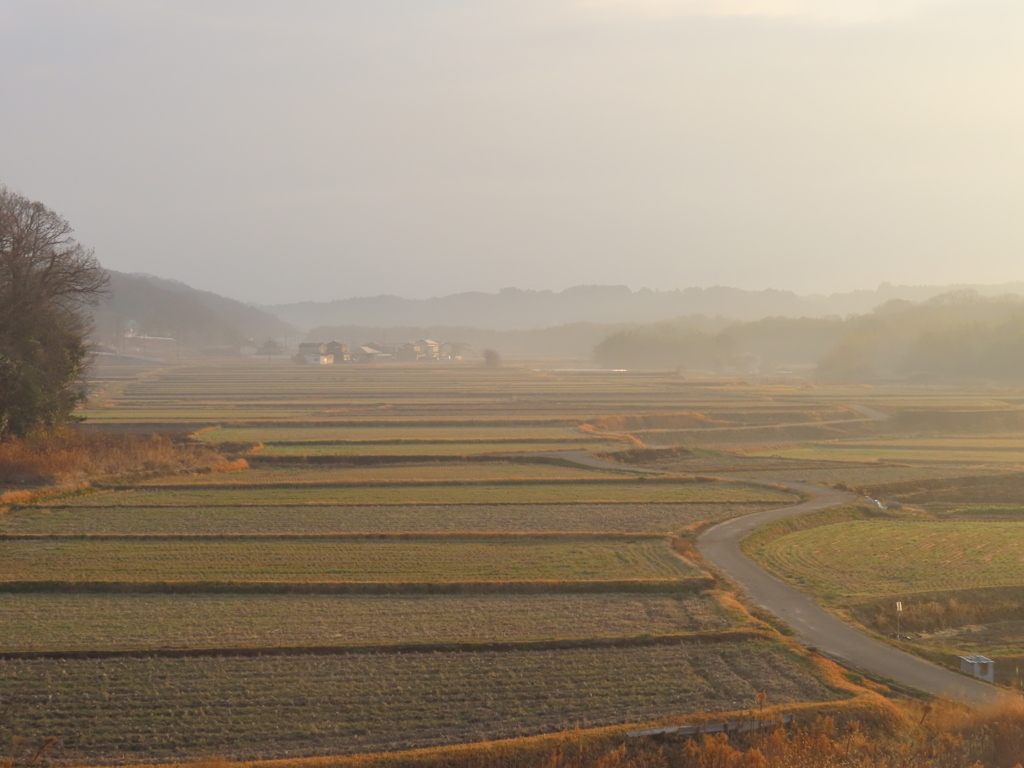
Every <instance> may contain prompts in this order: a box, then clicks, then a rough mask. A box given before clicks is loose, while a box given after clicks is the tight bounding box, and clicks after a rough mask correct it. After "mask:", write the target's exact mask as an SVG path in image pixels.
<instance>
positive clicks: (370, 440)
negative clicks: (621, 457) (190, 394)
mask: <svg viewBox="0 0 1024 768" xmlns="http://www.w3.org/2000/svg"><path fill="white" fill-rule="evenodd" d="M195 437H196V439H198V440H202V441H204V442H210V443H268V444H280V443H321V444H327V445H339V444H340V445H359V444H362V445H381V444H387V443H392V444H395V443H398V444H401V443H406V444H419V445H444V444H446V443H456V444H457V443H471V442H478V443H482V444H485V445H489V444H494V443H496V442H497V441H507V442H510V443H516V442H531V441H540V440H543V441H545V442H546V443H548V444H551V445H552V446H553V447H552V448H550V449H549V450H557V447H558V444H559V443H565V442H569V443H574V444H578V443H581V442H586V441H587V439H588V435H586V434H585V433H583V432H580V430H579V429H577V428H575V427H572V426H550V427H548V426H533V425H530V424H527V425H525V426H524V425H522V424H517V423H516V422H515V421H509V422H508V423H507V424H506V425H502V426H491V425H488V424H485V425H482V426H473V425H472V422H470V423H469V424H467V425H465V426H463V425H459V426H444V425H424V426H416V425H415V424H402V425H400V426H388V424H387V423H386V422H384V423H381V422H379V421H378V422H371V423H368V424H367V425H366V426H352V425H351V424H350V423H344V424H341V425H338V426H320V427H274V426H272V425H268V426H261V427H215V428H212V429H204V430H202V431H200V432H197V433H196V435H195ZM589 439H590V440H591V441H592V442H595V443H601V442H608V440H607V439H601V438H595V437H593V436H589ZM499 444H500V443H499Z"/></svg>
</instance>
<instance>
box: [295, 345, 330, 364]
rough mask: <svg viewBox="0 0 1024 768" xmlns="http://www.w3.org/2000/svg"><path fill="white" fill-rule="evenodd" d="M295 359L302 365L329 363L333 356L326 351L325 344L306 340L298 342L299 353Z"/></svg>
mask: <svg viewBox="0 0 1024 768" xmlns="http://www.w3.org/2000/svg"><path fill="white" fill-rule="evenodd" d="M295 360H296V362H299V363H302V364H304V365H330V364H331V363H333V362H334V356H333V355H330V354H328V353H327V345H326V344H319V343H317V342H315V341H307V342H305V343H303V344H299V354H298V355H296V356H295Z"/></svg>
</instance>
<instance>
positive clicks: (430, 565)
mask: <svg viewBox="0 0 1024 768" xmlns="http://www.w3.org/2000/svg"><path fill="white" fill-rule="evenodd" d="M0 560H2V562H3V563H4V566H3V576H2V581H13V582H25V581H30V582H31V581H47V580H50V579H52V578H54V575H55V574H60V580H61V581H67V582H76V581H110V580H113V581H119V582H131V581H141V582H167V581H172V582H174V581H186V582H195V581H219V582H238V581H241V582H254V581H255V582H265V581H272V582H277V581H286V582H295V581H297V582H339V581H340V582H345V581H356V582H367V581H369V582H449V581H456V582H457V581H537V580H558V581H589V580H596V581H604V580H617V579H657V578H660V579H671V578H678V577H681V576H692V575H696V574H697V571H696V569H695V568H693V567H692V566H689V565H688V564H686V563H685V562H684V561H683V560H682V559H680V558H679V557H678V556H676V555H675V554H674V553H673V552H672V551H671V549H670V548H669V545H668V542H667V540H665V539H664V538H661V537H653V538H643V539H633V538H629V537H615V538H608V539H605V540H599V539H598V540H595V539H591V538H587V539H574V538H573V537H571V536H567V537H560V538H554V539H552V538H546V537H545V538H533V537H530V536H528V535H527V536H525V537H508V538H502V539H487V538H486V537H474V538H473V539H469V540H451V539H448V540H445V539H437V538H434V537H431V538H429V539H403V540H398V541H393V540H384V539H359V540H349V539H327V540H324V539H314V538H309V539H273V538H271V539H266V538H260V539H244V540H224V539H213V540H210V539H201V540H198V541H183V540H180V539H172V540H153V539H143V540H137V539H136V540H132V539H107V538H104V539H100V540H82V539H27V540H26V539H18V540H11V539H8V540H5V541H0Z"/></svg>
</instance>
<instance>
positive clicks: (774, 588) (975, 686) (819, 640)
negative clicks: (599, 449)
mask: <svg viewBox="0 0 1024 768" xmlns="http://www.w3.org/2000/svg"><path fill="white" fill-rule="evenodd" d="M548 455H551V456H557V457H559V458H564V459H568V460H570V461H572V462H574V463H577V464H581V465H583V466H588V467H594V468H597V469H615V470H619V471H622V470H624V469H625V470H629V471H636V472H648V473H651V474H670V473H667V472H665V471H663V470H656V469H648V468H645V467H630V466H624V465H622V464H617V463H615V462H611V461H605V460H603V459H598V458H596V457H594V456H591V455H590V454H589V453H586V452H585V451H564V452H557V453H551V454H548ZM724 479H730V478H724ZM735 479H736V480H737V481H738V482H744V483H763V484H773V485H776V486H783V487H785V488H789V489H791V490H793V491H796V492H800V493H804V494H807V495H809V496H810V497H811V498H810V500H809V501H805V502H803V503H801V504H797V505H795V506H791V507H783V508H781V509H770V510H766V511H764V512H755V513H754V514H751V515H745V516H743V517H736V518H733V519H732V520H726V521H725V522H722V523H719V524H718V525H715V526H713V527H712V528H709V529H708V530H706V531H704V533H702V534H701V535H700V536H698V537H697V549H698V551H699V552H700V553H701V555H702V556H703V557H704V559H705V560H707V561H708V562H709V563H710V564H711V565H713V566H714V567H715V568H716V569H718V570H719V571H720V572H721V573H722V574H724V575H725V576H726V577H728V578H729V579H730V580H731V581H733V582H734V583H735V584H736V585H737V586H738V587H739V588H740V589H741V590H742V591H743V592H744V593H746V595H747V597H748V598H749V599H750V601H751V602H753V603H754V604H756V605H758V606H760V607H761V608H764V609H765V610H768V611H770V612H771V613H773V614H775V615H776V616H778V617H779V618H780V619H782V620H783V621H784V622H785V623H786V624H788V625H789V626H790V627H792V628H793V630H794V631H795V632H796V634H797V637H798V639H799V640H800V642H802V643H803V644H804V645H806V646H808V647H811V648H815V649H817V650H819V651H820V652H822V653H823V654H825V655H826V656H829V657H832V658H834V659H836V660H837V661H839V662H840V663H842V664H844V665H845V666H848V667H851V668H853V669H858V670H861V671H863V672H866V673H868V674H871V675H874V676H878V677H881V678H885V679H889V680H892V681H894V682H896V683H898V684H900V685H903V686H907V687H910V688H916V689H918V690H922V691H927V692H928V693H932V694H934V695H936V696H946V697H948V698H950V699H954V700H956V701H960V702H963V703H965V704H986V703H990V702H992V701H994V700H995V699H997V698H999V697H1001V696H1005V695H1006V693H1005V692H1004V691H1002V690H1000V689H999V688H996V687H995V686H993V685H989V684H988V683H985V682H982V681H980V680H977V679H975V678H972V677H968V676H966V675H962V674H960V673H958V672H953V671H951V670H948V669H945V668H943V667H939V666H936V665H935V664H932V663H931V662H928V661H925V660H924V659H921V658H919V657H917V656H913V655H911V654H909V653H905V652H904V651H901V650H899V649H898V648H894V647H893V646H891V645H887V644H886V643H883V642H881V641H879V640H876V639H874V638H873V637H870V636H868V635H866V634H864V633H863V632H860V631H858V630H856V629H854V628H853V627H851V626H850V625H849V624H846V623H845V622H843V621H841V620H840V619H838V618H836V617H835V616H833V615H832V614H831V613H828V612H827V611H825V610H824V609H823V608H821V607H820V606H819V605H818V604H817V603H815V602H814V600H813V599H812V598H811V597H810V596H809V595H807V594H805V593H803V592H801V591H799V590H798V589H796V588H794V587H792V586H790V585H789V584H787V583H786V582H784V581H782V580H781V579H779V578H777V577H776V576H773V575H772V574H770V573H769V572H768V571H766V570H765V569H764V568H762V567H761V566H759V565H758V564H757V563H755V562H754V561H753V560H751V559H750V558H748V557H747V556H746V555H745V554H743V552H742V551H741V550H740V546H739V545H740V542H741V541H743V539H745V538H746V537H747V536H748V535H749V534H750V533H751V532H752V531H754V529H756V528H760V527H761V526H763V525H767V524H768V523H772V522H775V521H776V520H782V519H784V518H787V517H793V516H795V515H805V514H808V513H809V512H817V511H819V510H822V509H828V508H829V507H835V506H839V505H842V504H850V503H854V502H859V501H861V499H860V498H859V497H857V496H855V495H853V494H851V493H846V492H844V491H837V490H835V489H833V488H825V487H822V486H817V485H809V484H806V483H794V482H778V481H775V480H750V479H747V478H735Z"/></svg>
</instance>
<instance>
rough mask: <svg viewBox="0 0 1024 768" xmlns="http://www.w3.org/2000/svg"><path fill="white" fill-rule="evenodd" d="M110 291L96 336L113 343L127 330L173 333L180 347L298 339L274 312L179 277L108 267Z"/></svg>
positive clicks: (97, 318) (97, 312) (99, 310)
mask: <svg viewBox="0 0 1024 768" xmlns="http://www.w3.org/2000/svg"><path fill="white" fill-rule="evenodd" d="M107 272H108V274H109V275H110V293H109V295H108V296H107V297H106V298H105V299H104V300H103V301H102V302H101V303H100V304H99V305H98V306H97V307H96V308H95V309H94V311H93V322H94V325H95V331H94V336H95V337H96V338H97V340H99V341H101V342H104V343H107V344H114V343H115V341H116V340H118V339H119V338H120V337H122V336H123V335H124V334H125V332H134V333H137V334H140V335H146V336H161V337H170V338H173V339H175V340H176V341H178V342H180V344H181V346H182V347H185V348H191V349H203V348H214V347H239V346H242V345H244V344H246V343H247V342H248V341H250V340H251V341H253V342H255V343H256V344H261V343H262V342H264V341H266V340H267V339H271V338H273V339H283V338H285V337H288V336H290V337H291V338H292V339H297V338H298V335H299V332H298V331H297V330H296V329H295V328H293V327H292V326H291V325H289V324H288V323H286V322H284V321H282V320H281V319H279V318H278V317H277V316H276V315H274V314H272V313H270V312H265V311H264V310H262V309H259V308H257V307H253V306H250V305H248V304H244V303H242V302H241V301H236V300H235V299H229V298H227V297H225V296H220V295H218V294H216V293H212V292H210V291H202V290H198V289H196V288H192V287H190V286H188V285H185V284H184V283H180V282H177V281H176V280H166V279H164V278H160V277H154V276H152V275H142V274H127V273H124V272H115V271H113V270H107Z"/></svg>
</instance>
